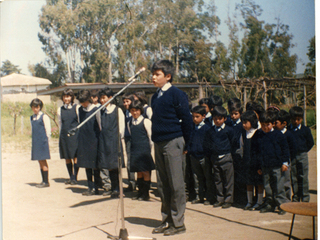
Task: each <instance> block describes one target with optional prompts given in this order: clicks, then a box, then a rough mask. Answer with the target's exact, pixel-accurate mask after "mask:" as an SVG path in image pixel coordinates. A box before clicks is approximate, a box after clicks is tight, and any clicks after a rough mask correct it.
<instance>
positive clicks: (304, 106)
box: [303, 85, 307, 126]
mask: <svg viewBox="0 0 320 240" xmlns="http://www.w3.org/2000/svg"><path fill="white" fill-rule="evenodd" d="M303 111H304V114H303V122H304V125H305V126H307V89H306V85H303Z"/></svg>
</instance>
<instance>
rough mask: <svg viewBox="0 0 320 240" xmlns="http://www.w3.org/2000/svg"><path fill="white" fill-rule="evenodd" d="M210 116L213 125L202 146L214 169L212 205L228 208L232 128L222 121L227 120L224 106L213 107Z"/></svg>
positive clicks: (231, 187) (230, 188)
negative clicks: (214, 200)
mask: <svg viewBox="0 0 320 240" xmlns="http://www.w3.org/2000/svg"><path fill="white" fill-rule="evenodd" d="M212 116H213V121H214V126H213V127H211V128H210V130H209V131H207V134H206V135H205V137H204V143H203V148H204V151H205V152H206V155H207V156H210V160H211V163H212V166H213V170H214V171H213V172H214V182H215V186H216V191H217V202H215V203H214V204H213V207H221V206H222V208H229V207H231V205H232V203H233V191H234V171H233V162H232V156H231V145H232V141H233V129H232V128H231V127H229V126H227V125H226V124H225V123H224V122H225V121H226V120H227V110H226V109H225V108H223V107H221V106H218V107H215V108H214V109H213V111H212ZM206 160H207V159H206ZM210 170H211V169H210ZM209 184H210V182H209ZM212 185H213V184H212V183H211V184H210V185H209V186H207V187H208V191H212V187H211V186H212Z"/></svg>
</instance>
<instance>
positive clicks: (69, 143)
mask: <svg viewBox="0 0 320 240" xmlns="http://www.w3.org/2000/svg"><path fill="white" fill-rule="evenodd" d="M77 112H78V106H77V105H76V104H73V105H71V104H69V105H67V104H64V105H63V106H61V107H60V108H59V109H58V114H57V115H58V122H59V127H60V137H59V152H60V158H61V159H74V158H76V157H77V150H78V134H79V132H78V131H77V132H76V134H75V135H73V136H68V132H69V130H71V129H73V128H75V127H77V126H78V124H79V118H78V113H77Z"/></svg>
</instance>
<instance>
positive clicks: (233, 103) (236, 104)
mask: <svg viewBox="0 0 320 240" xmlns="http://www.w3.org/2000/svg"><path fill="white" fill-rule="evenodd" d="M238 100H239V101H238ZM228 110H229V114H231V113H232V112H233V111H236V112H239V113H240V114H242V111H243V107H242V105H241V101H240V99H238V98H231V99H229V101H228Z"/></svg>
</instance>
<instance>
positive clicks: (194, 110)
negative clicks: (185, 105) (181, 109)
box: [191, 106, 207, 116]
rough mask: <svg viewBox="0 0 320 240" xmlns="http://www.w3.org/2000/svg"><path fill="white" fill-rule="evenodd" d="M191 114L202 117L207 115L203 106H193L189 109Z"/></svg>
mask: <svg viewBox="0 0 320 240" xmlns="http://www.w3.org/2000/svg"><path fill="white" fill-rule="evenodd" d="M191 112H192V113H198V114H201V115H202V116H203V115H206V114H207V112H206V107H204V106H195V107H193V108H192V109H191Z"/></svg>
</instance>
